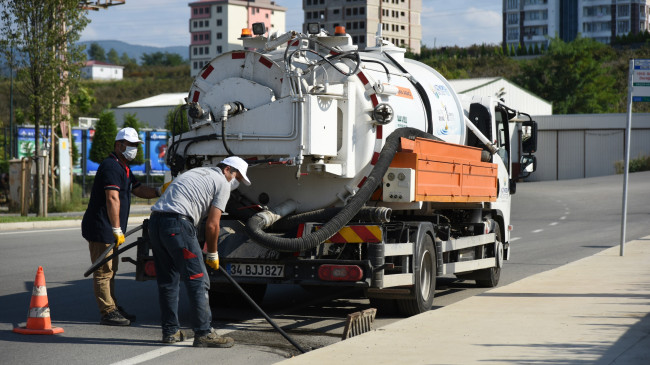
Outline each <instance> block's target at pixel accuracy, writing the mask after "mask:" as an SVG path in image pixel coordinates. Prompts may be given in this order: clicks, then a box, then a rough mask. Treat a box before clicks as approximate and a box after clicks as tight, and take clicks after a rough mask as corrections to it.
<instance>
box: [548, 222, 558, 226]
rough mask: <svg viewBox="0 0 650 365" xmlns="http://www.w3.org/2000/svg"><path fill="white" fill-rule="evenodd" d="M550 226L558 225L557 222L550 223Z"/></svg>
mask: <svg viewBox="0 0 650 365" xmlns="http://www.w3.org/2000/svg"><path fill="white" fill-rule="evenodd" d="M549 226H557V222H553V223H549Z"/></svg>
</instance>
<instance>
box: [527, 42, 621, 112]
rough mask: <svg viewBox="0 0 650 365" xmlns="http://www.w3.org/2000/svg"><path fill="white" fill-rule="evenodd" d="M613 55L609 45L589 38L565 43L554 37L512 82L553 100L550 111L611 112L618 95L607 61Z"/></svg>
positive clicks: (612, 57)
mask: <svg viewBox="0 0 650 365" xmlns="http://www.w3.org/2000/svg"><path fill="white" fill-rule="evenodd" d="M614 58H615V53H614V51H613V50H612V49H611V48H610V47H609V46H607V45H605V44H602V43H599V42H597V41H595V40H593V39H590V38H582V37H578V38H576V39H575V40H573V41H572V42H570V43H565V42H564V41H562V39H560V38H559V37H556V38H554V39H552V40H551V44H550V46H549V48H548V51H547V52H546V53H545V54H544V55H543V56H541V57H538V58H536V59H533V60H530V61H529V62H527V63H524V64H523V65H522V69H521V72H520V74H519V75H518V76H517V77H515V79H514V81H515V82H516V83H518V84H519V85H521V86H522V87H523V88H525V89H527V90H530V91H531V92H533V93H535V94H537V95H539V96H540V97H542V98H544V99H546V100H549V101H551V102H553V113H554V114H574V113H607V112H613V111H615V110H616V109H615V105H616V103H617V102H618V99H619V97H618V95H617V93H616V90H615V88H614V85H615V81H616V80H615V77H614V76H613V73H614V72H613V70H611V69H610V67H609V66H608V64H607V62H608V61H610V60H612V59H614Z"/></svg>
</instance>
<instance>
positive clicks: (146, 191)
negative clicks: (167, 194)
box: [132, 185, 158, 199]
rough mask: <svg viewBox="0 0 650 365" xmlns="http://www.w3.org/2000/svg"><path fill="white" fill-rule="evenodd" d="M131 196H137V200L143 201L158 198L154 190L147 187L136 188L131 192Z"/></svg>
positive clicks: (139, 186)
mask: <svg viewBox="0 0 650 365" xmlns="http://www.w3.org/2000/svg"><path fill="white" fill-rule="evenodd" d="M132 192H133V195H135V196H137V197H138V198H143V199H153V198H157V197H158V193H157V192H156V188H150V187H148V186H144V185H138V187H137V188H135V189H133V190H132Z"/></svg>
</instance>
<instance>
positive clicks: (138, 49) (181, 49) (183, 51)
mask: <svg viewBox="0 0 650 365" xmlns="http://www.w3.org/2000/svg"><path fill="white" fill-rule="evenodd" d="M92 43H97V44H98V45H99V46H101V47H102V48H104V51H106V53H107V54H108V51H110V50H111V48H113V49H115V50H116V51H117V54H119V55H120V56H122V53H124V52H126V54H127V55H129V57H131V58H135V60H136V61H137V62H138V64H141V63H142V59H141V57H142V55H143V54H145V53H147V54H151V53H156V52H162V53H165V52H168V53H177V54H179V55H181V57H183V59H185V60H188V59H189V58H190V51H189V47H188V46H173V47H152V46H139V45H135V44H129V43H126V42H122V41H115V40H104V41H86V42H79V44H83V45H85V46H86V54H88V50H89V49H90V45H91V44H92Z"/></svg>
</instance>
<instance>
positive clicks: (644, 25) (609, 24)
mask: <svg viewBox="0 0 650 365" xmlns="http://www.w3.org/2000/svg"><path fill="white" fill-rule="evenodd" d="M649 19H650V0H503V44H504V45H505V46H506V47H510V46H514V47H517V46H518V45H519V44H521V45H522V46H525V47H529V46H532V47H534V46H535V45H538V46H542V45H546V44H547V43H548V38H553V37H555V36H556V35H557V36H559V37H560V38H561V39H563V40H564V41H566V42H569V41H571V40H573V39H575V38H576V37H577V36H578V34H581V36H582V37H586V38H593V39H595V40H597V41H599V42H602V43H607V44H609V43H611V42H612V40H613V39H614V38H616V37H617V36H621V35H625V34H629V33H632V34H637V33H639V32H643V31H646V30H648V29H649V24H648V21H649Z"/></svg>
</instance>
